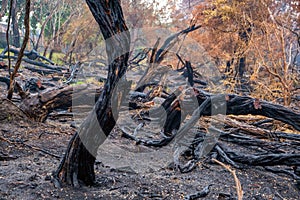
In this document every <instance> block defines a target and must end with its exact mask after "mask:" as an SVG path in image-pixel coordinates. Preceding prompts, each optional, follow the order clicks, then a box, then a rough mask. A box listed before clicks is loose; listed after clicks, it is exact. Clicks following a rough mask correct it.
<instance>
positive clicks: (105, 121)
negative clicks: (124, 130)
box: [55, 0, 130, 187]
mask: <svg viewBox="0 0 300 200" xmlns="http://www.w3.org/2000/svg"><path fill="white" fill-rule="evenodd" d="M86 2H87V4H88V6H89V8H90V10H91V12H92V14H93V16H94V18H95V19H96V21H97V23H98V24H99V26H100V29H101V32H102V34H103V37H104V39H105V41H106V42H105V44H106V52H107V56H108V66H109V71H108V76H107V79H106V82H105V85H104V88H103V90H102V93H101V95H100V97H99V99H98V100H97V102H96V104H95V106H94V108H93V110H92V112H91V113H90V114H89V116H88V117H87V118H86V119H85V121H84V122H83V123H82V125H81V127H80V128H79V130H78V132H77V133H76V134H75V135H74V136H73V138H72V139H71V141H70V142H69V145H68V148H67V151H66V153H65V155H64V158H63V160H62V162H61V164H60V166H59V167H58V169H57V171H56V173H55V178H56V180H59V182H60V183H66V184H68V185H73V186H75V187H76V186H78V185H79V181H82V182H84V183H85V184H87V185H92V184H93V183H94V181H95V173H94V163H95V156H96V155H97V149H98V147H99V146H100V145H101V144H102V143H103V141H104V139H105V138H106V136H107V135H108V134H109V133H110V132H111V130H112V129H113V127H114V126H115V123H116V117H117V116H116V115H115V113H114V115H113V109H112V108H113V107H118V105H119V104H120V101H119V102H117V104H118V105H115V104H113V101H112V96H113V93H114V92H117V94H118V97H117V98H118V100H120V99H122V96H124V90H123V91H122V90H121V89H120V90H119V93H118V91H116V90H115V89H116V86H117V84H119V82H120V80H121V78H122V76H123V75H124V74H125V72H126V69H127V67H128V65H127V62H128V57H129V48H130V45H129V44H130V35H129V32H128V28H127V26H126V24H125V21H124V17H123V13H122V9H121V5H120V3H121V2H120V1H119V0H111V1H105V0H87V1H86ZM122 82H123V83H124V82H125V81H124V80H122ZM121 91H122V92H121ZM115 94H116V93H115ZM101 130H102V131H101ZM86 147H89V149H87V148H86Z"/></svg>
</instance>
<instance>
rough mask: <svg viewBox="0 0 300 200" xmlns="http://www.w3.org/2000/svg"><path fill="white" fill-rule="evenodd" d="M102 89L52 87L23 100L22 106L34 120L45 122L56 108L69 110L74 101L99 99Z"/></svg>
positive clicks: (79, 86)
mask: <svg viewBox="0 0 300 200" xmlns="http://www.w3.org/2000/svg"><path fill="white" fill-rule="evenodd" d="M99 95H100V90H99V89H96V88H91V87H89V85H77V86H74V87H73V86H67V87H62V88H52V89H48V90H46V91H45V92H42V93H39V94H36V95H31V96H29V97H28V98H25V99H23V100H22V102H21V104H20V108H21V109H22V110H23V111H24V112H25V113H26V114H27V115H28V116H29V117H30V118H31V119H33V120H35V121H38V122H44V121H45V120H46V119H47V117H48V115H49V113H51V112H52V111H53V110H55V109H62V110H68V109H69V108H70V107H71V106H72V102H73V101H82V102H84V101H85V100H84V99H85V98H87V97H89V98H95V99H97V98H98V97H99Z"/></svg>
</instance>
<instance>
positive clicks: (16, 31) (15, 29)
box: [11, 0, 20, 48]
mask: <svg viewBox="0 0 300 200" xmlns="http://www.w3.org/2000/svg"><path fill="white" fill-rule="evenodd" d="M11 13H12V15H11V20H12V25H13V27H12V28H13V45H14V46H15V47H17V48H19V47H20V33H19V25H18V19H17V1H16V0H15V1H13V3H12V9H11Z"/></svg>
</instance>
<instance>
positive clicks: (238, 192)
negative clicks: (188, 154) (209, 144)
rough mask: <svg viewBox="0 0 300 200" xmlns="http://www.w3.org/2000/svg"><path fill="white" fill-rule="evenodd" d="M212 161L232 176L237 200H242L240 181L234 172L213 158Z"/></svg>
mask: <svg viewBox="0 0 300 200" xmlns="http://www.w3.org/2000/svg"><path fill="white" fill-rule="evenodd" d="M212 161H214V162H216V163H218V164H219V165H221V166H222V167H224V168H225V169H227V170H228V171H229V172H230V173H231V174H232V175H233V178H234V182H235V186H236V192H237V195H238V200H242V199H243V189H242V186H241V182H240V180H239V179H238V177H237V176H236V173H235V170H234V169H231V168H230V166H229V165H225V164H224V163H222V162H220V161H218V160H216V159H214V158H213V159H212Z"/></svg>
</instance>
